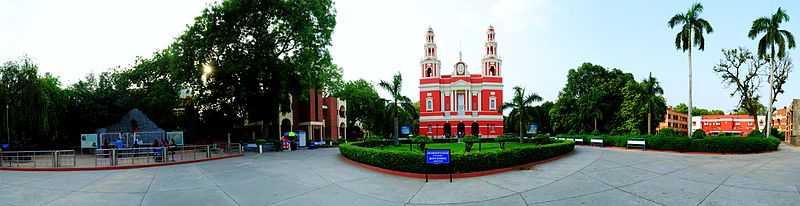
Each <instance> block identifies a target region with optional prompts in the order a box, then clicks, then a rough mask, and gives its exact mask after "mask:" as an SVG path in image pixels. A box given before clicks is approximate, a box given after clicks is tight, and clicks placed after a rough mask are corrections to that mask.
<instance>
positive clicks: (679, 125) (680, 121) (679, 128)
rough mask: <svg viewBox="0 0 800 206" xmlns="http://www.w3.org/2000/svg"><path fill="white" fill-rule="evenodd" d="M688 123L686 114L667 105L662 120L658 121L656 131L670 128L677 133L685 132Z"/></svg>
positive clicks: (687, 129) (687, 128)
mask: <svg viewBox="0 0 800 206" xmlns="http://www.w3.org/2000/svg"><path fill="white" fill-rule="evenodd" d="M688 124H689V115H688V114H686V113H680V112H676V111H675V110H673V109H672V106H669V107H667V111H666V115H665V117H664V121H662V122H660V123H658V128H656V131H660V130H661V129H664V128H671V129H672V130H674V131H675V132H677V133H680V134H686V133H687V132H688V131H689V127H688ZM695 127H697V126H695Z"/></svg>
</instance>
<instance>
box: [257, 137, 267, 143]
mask: <svg viewBox="0 0 800 206" xmlns="http://www.w3.org/2000/svg"><path fill="white" fill-rule="evenodd" d="M256 144H257V145H265V144H267V140H266V139H260V138H259V139H256Z"/></svg>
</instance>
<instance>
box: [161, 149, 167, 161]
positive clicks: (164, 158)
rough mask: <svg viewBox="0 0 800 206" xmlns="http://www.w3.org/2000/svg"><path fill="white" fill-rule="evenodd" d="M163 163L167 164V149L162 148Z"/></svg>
mask: <svg viewBox="0 0 800 206" xmlns="http://www.w3.org/2000/svg"><path fill="white" fill-rule="evenodd" d="M161 162H163V163H165V162H167V147H162V148H161Z"/></svg>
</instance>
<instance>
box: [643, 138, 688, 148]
mask: <svg viewBox="0 0 800 206" xmlns="http://www.w3.org/2000/svg"><path fill="white" fill-rule="evenodd" d="M645 141H646V142H647V148H651V149H660V150H674V151H680V152H684V151H686V150H687V149H688V148H689V143H690V139H689V137H685V136H647V137H646V138H645Z"/></svg>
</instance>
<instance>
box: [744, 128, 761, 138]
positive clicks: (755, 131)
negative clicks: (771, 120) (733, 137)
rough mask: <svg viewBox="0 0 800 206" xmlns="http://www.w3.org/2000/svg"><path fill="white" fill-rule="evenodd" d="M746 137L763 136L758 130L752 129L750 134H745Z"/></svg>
mask: <svg viewBox="0 0 800 206" xmlns="http://www.w3.org/2000/svg"><path fill="white" fill-rule="evenodd" d="M747 136H748V137H763V136H764V134H761V131H759V130H758V129H754V130H753V131H752V132H750V134H747Z"/></svg>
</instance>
